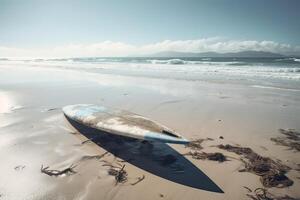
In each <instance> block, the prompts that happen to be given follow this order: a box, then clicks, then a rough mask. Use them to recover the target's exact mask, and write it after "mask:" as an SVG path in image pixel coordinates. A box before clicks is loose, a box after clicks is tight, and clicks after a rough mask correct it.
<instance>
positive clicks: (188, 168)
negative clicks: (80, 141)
mask: <svg viewBox="0 0 300 200" xmlns="http://www.w3.org/2000/svg"><path fill="white" fill-rule="evenodd" d="M65 117H66V119H67V120H68V122H69V123H70V124H71V125H72V126H73V127H74V128H75V129H76V130H78V131H79V132H80V133H81V134H82V135H84V136H85V137H87V138H88V139H91V140H92V141H93V142H94V143H96V144H97V145H98V146H100V147H101V148H103V149H105V150H106V151H108V152H110V153H112V154H113V155H115V156H117V157H119V158H121V159H123V160H125V161H127V162H128V163H130V164H132V165H134V166H136V167H138V168H140V169H143V170H145V171H147V172H150V173H152V174H154V175H156V176H159V177H161V178H164V179H167V180H169V181H172V182H175V183H178V184H182V185H185V186H189V187H193V188H196V189H202V190H206V191H210V192H216V193H224V192H223V191H222V189H221V188H220V187H218V186H217V185H216V184H215V183H214V182H213V181H212V180H211V179H210V178H209V177H208V176H207V175H206V174H204V173H203V172H202V171H201V170H200V169H199V168H197V167H196V166H195V165H194V164H193V163H191V162H190V161H189V160H188V159H186V158H185V157H184V156H182V155H181V154H179V153H178V152H177V151H175V150H174V149H173V148H171V147H170V146H169V145H167V144H164V143H159V142H157V143H147V142H146V143H143V142H141V141H139V140H136V139H131V138H128V137H122V136H117V135H112V134H109V133H106V132H103V131H99V130H97V129H94V128H91V127H88V126H85V125H83V124H81V123H78V122H76V121H74V120H72V119H70V118H68V117H67V116H65Z"/></svg>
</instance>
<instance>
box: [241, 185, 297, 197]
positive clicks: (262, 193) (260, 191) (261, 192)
mask: <svg viewBox="0 0 300 200" xmlns="http://www.w3.org/2000/svg"><path fill="white" fill-rule="evenodd" d="M244 188H245V189H247V190H248V194H246V195H247V196H248V197H249V198H250V199H252V200H297V199H295V198H293V197H290V196H288V195H285V196H275V195H273V194H271V193H269V192H268V190H267V189H265V188H256V189H255V190H254V191H252V190H251V189H250V188H248V187H246V186H244Z"/></svg>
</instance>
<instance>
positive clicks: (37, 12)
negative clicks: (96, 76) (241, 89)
mask: <svg viewBox="0 0 300 200" xmlns="http://www.w3.org/2000/svg"><path fill="white" fill-rule="evenodd" d="M299 10H300V1H299V0H251V1H246V0H147V1H146V0H119V1H117V0H97V1H96V0H72V1H71V0H65V1H64V0H60V1H58V0H51V1H47V0H26V1H25V0H0V57H10V56H24V57H26V56H31V57H64V56H70V57H72V56H126V55H139V54H145V55H146V54H152V53H155V52H159V51H183V52H205V51H217V52H232V51H242V50H262V51H271V52H275V53H282V54H294V55H295V54H296V55H300V21H299V19H300V11H299Z"/></svg>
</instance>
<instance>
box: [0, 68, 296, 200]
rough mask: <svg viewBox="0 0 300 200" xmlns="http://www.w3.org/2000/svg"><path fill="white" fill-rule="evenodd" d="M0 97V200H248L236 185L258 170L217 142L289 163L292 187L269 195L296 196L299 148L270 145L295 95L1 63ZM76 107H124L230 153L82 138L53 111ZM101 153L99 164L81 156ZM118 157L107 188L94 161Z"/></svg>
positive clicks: (251, 183)
mask: <svg viewBox="0 0 300 200" xmlns="http://www.w3.org/2000/svg"><path fill="white" fill-rule="evenodd" d="M0 103H1V104H0V158H1V165H0V172H1V175H0V199H190V200H192V199H249V197H247V196H246V194H247V190H246V189H245V188H243V186H247V187H249V188H251V189H255V188H257V187H262V184H261V182H260V181H259V176H257V175H254V174H251V173H247V172H244V173H241V172H238V170H239V169H241V167H242V163H241V162H240V161H239V160H238V158H239V157H238V156H237V155H235V154H233V153H228V152H225V151H222V150H220V149H217V148H216V147H214V145H217V144H239V145H241V146H247V147H251V148H252V149H253V150H254V151H255V152H257V153H259V154H261V155H263V156H268V157H271V158H272V159H274V160H276V159H279V160H281V161H282V162H283V163H284V164H286V165H288V166H290V167H292V168H293V169H292V170H290V172H289V173H288V177H289V178H290V179H292V180H293V181H294V184H293V185H292V186H291V187H289V188H271V189H270V192H272V193H273V194H277V195H285V194H286V195H290V196H292V197H295V198H300V191H299V188H300V180H299V177H300V173H299V171H296V170H294V169H295V168H297V164H299V163H300V156H299V152H294V151H291V150H288V149H287V148H286V147H282V146H278V145H275V144H274V143H273V142H272V141H270V138H271V137H276V136H279V134H280V133H279V132H278V129H279V128H294V129H296V130H300V124H299V121H300V93H299V91H288V90H287V91H278V90H272V89H263V88H256V87H251V86H248V85H239V84H220V83H212V82H200V81H197V82H189V81H179V80H160V79H150V78H139V77H135V78H132V77H123V76H119V75H101V74H91V73H88V72H86V73H83V72H77V71H72V70H68V71H62V70H59V69H51V68H46V69H41V68H35V67H26V68H23V67H22V66H14V67H12V66H10V67H7V66H1V67H0ZM75 103H94V104H101V105H104V106H111V107H117V108H122V109H126V110H130V111H132V112H136V113H138V114H141V115H144V116H146V117H149V118H152V119H154V120H155V121H159V122H161V123H162V124H164V125H166V126H168V127H171V128H173V129H175V130H176V131H177V132H179V133H181V134H182V135H183V136H185V137H186V138H189V139H197V138H207V137H210V138H212V139H214V140H213V141H205V142H204V143H203V147H204V149H203V151H205V152H217V151H218V152H222V153H224V154H225V155H228V156H231V158H230V159H229V161H226V162H223V163H218V162H215V161H207V160H194V159H192V158H191V157H189V156H182V155H181V154H184V153H187V152H188V151H189V149H188V148H185V147H184V146H180V145H164V144H153V147H152V149H151V148H150V150H149V148H148V147H147V146H145V145H144V144H141V143H139V142H134V143H125V144H124V143H122V141H108V142H107V141H101V140H100V141H98V143H99V144H96V143H93V142H86V143H84V144H81V143H82V142H83V141H85V140H86V139H87V138H86V137H85V136H83V135H82V134H79V133H78V132H77V131H76V130H74V129H73V127H72V126H70V124H69V122H67V121H66V119H65V118H64V116H63V114H62V111H61V107H63V106H64V105H68V104H75ZM89 133H90V132H89V130H86V134H87V135H88V134H89ZM219 136H223V137H224V139H219ZM106 151H108V152H109V153H108V154H107V155H106V156H104V157H103V158H102V159H100V160H98V159H87V157H86V156H91V155H101V154H103V153H104V152H106ZM169 155H172V156H171V158H174V157H175V161H174V162H173V161H172V159H171V161H170V160H168V156H169ZM234 158H237V159H234ZM124 159H125V160H127V162H121V163H122V164H125V165H126V167H125V169H126V171H127V173H128V181H127V182H125V183H122V184H117V185H116V184H115V179H114V177H113V176H110V175H108V173H107V171H108V169H109V167H108V166H103V164H104V163H105V162H103V161H106V162H108V163H111V164H113V165H117V163H120V161H121V160H124ZM170 162H171V163H170ZM71 164H75V165H76V167H75V169H74V170H75V171H76V172H77V173H75V174H73V175H65V176H59V177H54V176H48V175H46V174H43V173H41V172H40V168H41V165H44V166H50V168H51V169H64V168H66V167H68V166H70V165H71ZM298 168H299V166H298ZM143 175H144V176H145V179H144V180H143V181H141V182H140V183H138V184H136V185H134V186H132V185H131V183H134V182H135V181H136V180H137V178H138V177H142V176H143Z"/></svg>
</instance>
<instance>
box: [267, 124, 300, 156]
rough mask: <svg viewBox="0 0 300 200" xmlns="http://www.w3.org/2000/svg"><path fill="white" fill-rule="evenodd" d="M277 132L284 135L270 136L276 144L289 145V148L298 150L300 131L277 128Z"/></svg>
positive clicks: (299, 149) (299, 147)
mask: <svg viewBox="0 0 300 200" xmlns="http://www.w3.org/2000/svg"><path fill="white" fill-rule="evenodd" d="M279 132H280V133H281V134H283V135H285V137H276V138H271V141H273V142H275V144H277V145H281V146H286V147H289V148H290V150H296V151H300V132H297V131H295V130H294V129H279Z"/></svg>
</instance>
